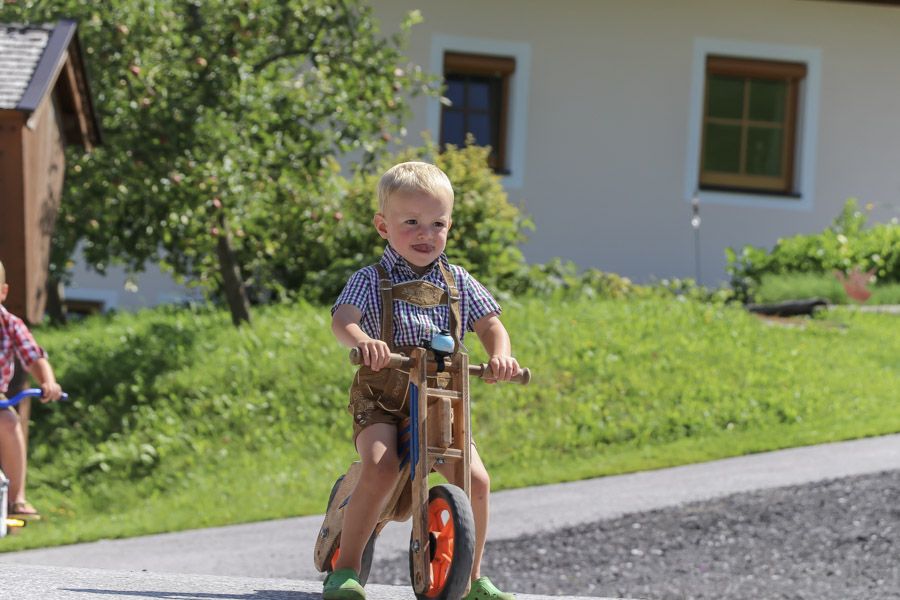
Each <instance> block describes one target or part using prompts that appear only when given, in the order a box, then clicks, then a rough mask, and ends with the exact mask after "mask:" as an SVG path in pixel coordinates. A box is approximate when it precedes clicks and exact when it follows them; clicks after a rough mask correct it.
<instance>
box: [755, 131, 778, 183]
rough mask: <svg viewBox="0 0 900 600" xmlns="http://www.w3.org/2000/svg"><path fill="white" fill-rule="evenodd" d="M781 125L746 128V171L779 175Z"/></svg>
mask: <svg viewBox="0 0 900 600" xmlns="http://www.w3.org/2000/svg"><path fill="white" fill-rule="evenodd" d="M783 132H784V130H783V129H782V128H781V127H750V128H749V129H748V130H747V173H748V174H750V175H769V176H773V177H780V176H781V175H782V174H783V173H782V172H781V136H782V135H783Z"/></svg>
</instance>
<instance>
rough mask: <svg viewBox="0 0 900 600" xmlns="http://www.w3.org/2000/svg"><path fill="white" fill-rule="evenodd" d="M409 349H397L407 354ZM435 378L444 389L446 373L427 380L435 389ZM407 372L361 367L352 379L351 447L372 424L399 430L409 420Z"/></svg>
mask: <svg viewBox="0 0 900 600" xmlns="http://www.w3.org/2000/svg"><path fill="white" fill-rule="evenodd" d="M410 350H411V348H408V347H407V348H403V347H401V348H397V351H398V352H402V353H404V354H408V353H409V351H410ZM439 378H440V380H442V381H441V383H443V384H444V385H446V383H447V382H449V379H450V374H449V373H438V374H435V375H434V376H429V377H428V385H429V386H437V385H438V381H439ZM409 396H410V394H409V372H408V371H403V370H400V369H381V370H380V371H377V372H376V371H373V370H372V369H370V368H369V367H366V366H362V367H360V368H359V370H357V371H356V375H355V376H354V377H353V384H352V385H351V386H350V403H349V404H348V405H347V411H348V412H349V413H350V414H351V415H353V444H354V445H356V438H357V436H359V433H360V432H361V431H362V430H363V429H365V428H366V427H368V426H370V425H374V424H375V423H388V424H390V425H394V426H395V427H397V426H399V425H400V423H401V422H402V421H403V419H405V418H406V417H408V416H409Z"/></svg>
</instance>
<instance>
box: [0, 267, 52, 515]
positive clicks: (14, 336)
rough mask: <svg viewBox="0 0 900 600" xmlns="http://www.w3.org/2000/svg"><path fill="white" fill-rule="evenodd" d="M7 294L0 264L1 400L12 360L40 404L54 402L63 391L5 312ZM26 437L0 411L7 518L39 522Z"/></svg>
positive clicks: (18, 322) (8, 412)
mask: <svg viewBox="0 0 900 600" xmlns="http://www.w3.org/2000/svg"><path fill="white" fill-rule="evenodd" d="M7 294H9V285H7V283H6V269H5V268H4V267H3V263H2V262H0V399H5V398H6V396H5V394H6V391H7V389H8V387H9V382H10V381H11V380H12V377H13V371H14V369H15V359H16V357H18V358H19V361H20V363H21V364H22V365H23V366H24V367H25V369H27V370H28V372H29V373H31V375H32V376H33V377H34V378H35V379H36V380H37V381H38V382H39V383H40V385H41V390H42V391H43V393H44V395H43V396H42V397H41V401H42V402H48V401H56V400H59V398H60V396H62V389H61V388H60V387H59V384H58V383H56V377H55V376H54V375H53V369H52V368H51V367H50V363H49V362H48V361H47V353H46V352H44V350H43V348H41V347H40V346H38V345H37V342H35V341H34V337H33V336H32V335H31V332H30V331H28V327H26V326H25V323H24V322H23V321H22V319H20V318H18V317H17V316H15V315H13V314H12V313H10V312H9V311H7V310H6V307H4V306H3V302H5V301H6V296H7ZM27 465H28V462H27V457H26V451H25V435H24V433H23V430H22V423H21V421H20V420H19V415H18V414H17V413H16V411H15V410H13V409H12V408H6V409H2V410H0V467H2V469H3V472H4V473H5V474H6V476H7V477H8V478H9V493H8V497H9V506H8V507H7V509H8V511H9V514H10V516H15V517H19V518H24V519H39V518H40V514H39V513H38V511H36V510H35V509H34V507H33V506H32V505H31V504H29V502H28V500H26V499H25V472H26V469H27Z"/></svg>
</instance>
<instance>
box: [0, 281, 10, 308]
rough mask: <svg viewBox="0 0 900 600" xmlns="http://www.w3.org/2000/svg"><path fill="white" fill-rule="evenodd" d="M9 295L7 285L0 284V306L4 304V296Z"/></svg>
mask: <svg viewBox="0 0 900 600" xmlns="http://www.w3.org/2000/svg"><path fill="white" fill-rule="evenodd" d="M8 293H9V285H7V284H5V283H0V304H3V303H4V302H6V295H7V294H8Z"/></svg>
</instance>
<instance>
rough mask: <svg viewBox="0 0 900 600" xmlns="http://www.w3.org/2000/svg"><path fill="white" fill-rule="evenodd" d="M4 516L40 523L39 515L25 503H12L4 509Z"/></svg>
mask: <svg viewBox="0 0 900 600" xmlns="http://www.w3.org/2000/svg"><path fill="white" fill-rule="evenodd" d="M6 515H7V516H8V517H12V518H14V519H22V520H23V521H40V520H41V513H39V512H38V511H37V510H35V508H34V507H33V506H32V505H30V504H28V503H27V502H13V503H12V504H10V505H9V506H8V507H7V509H6Z"/></svg>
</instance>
